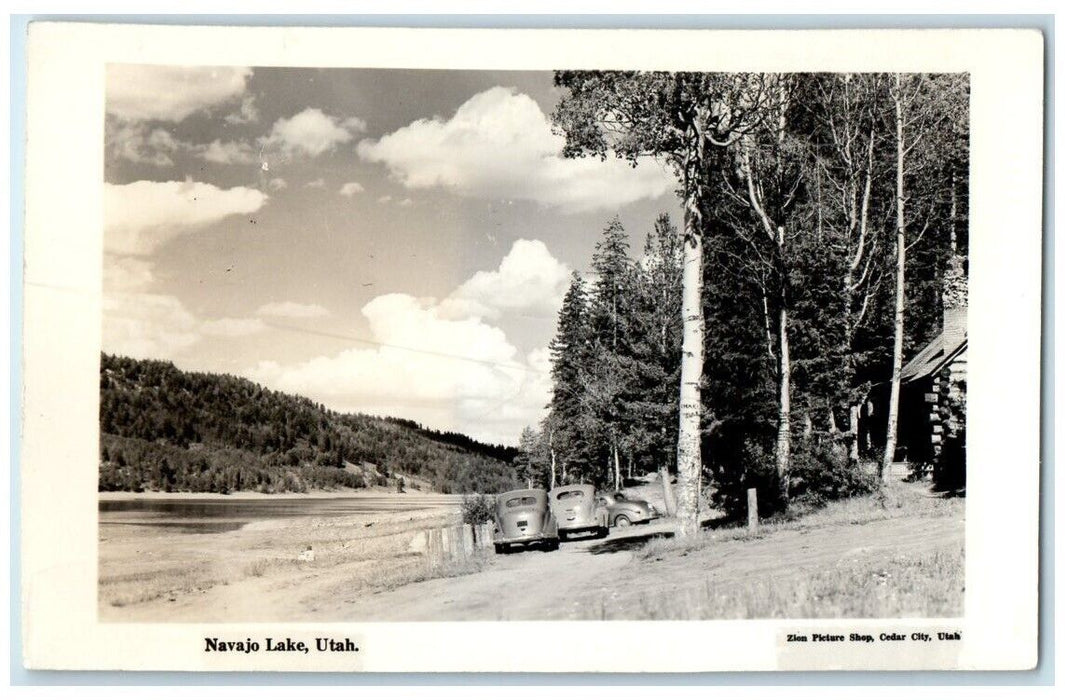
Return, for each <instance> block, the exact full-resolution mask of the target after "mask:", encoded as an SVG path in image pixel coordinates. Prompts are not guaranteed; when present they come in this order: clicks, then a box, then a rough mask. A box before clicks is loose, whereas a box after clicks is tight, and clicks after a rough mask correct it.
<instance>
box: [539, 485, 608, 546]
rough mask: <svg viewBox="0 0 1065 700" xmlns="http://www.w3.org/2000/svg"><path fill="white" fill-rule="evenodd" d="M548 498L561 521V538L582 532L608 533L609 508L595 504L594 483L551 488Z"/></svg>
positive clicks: (556, 516)
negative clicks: (607, 509)
mask: <svg viewBox="0 0 1065 700" xmlns="http://www.w3.org/2000/svg"><path fill="white" fill-rule="evenodd" d="M547 497H548V502H549V503H550V505H551V512H552V513H553V514H554V516H555V520H556V521H558V536H559V539H562V540H565V539H567V538H569V537H570V536H572V535H579V534H586V535H595V536H596V537H605V536H606V534H607V532H609V527H608V525H607V511H606V508H603V507H601V506H599V505H598V504H597V503H596V496H595V487H594V486H592V485H591V484H570V485H568V486H559V487H557V488H554V489H551V490H550V491H548V493H547Z"/></svg>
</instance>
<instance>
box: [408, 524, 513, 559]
mask: <svg viewBox="0 0 1065 700" xmlns="http://www.w3.org/2000/svg"><path fill="white" fill-rule="evenodd" d="M492 530H493V526H492V524H491V523H484V524H481V525H451V526H449V527H438V528H433V529H432V530H426V531H424V532H421V533H419V534H418V535H417V536H416V537H415V538H414V541H412V542H411V549H412V550H414V551H418V552H424V553H425V555H426V559H427V561H428V562H429V565H430V566H435V565H438V564H444V563H448V562H461V561H465V560H467V559H469V558H470V557H473V556H475V555H479V554H480V553H481V552H482V551H483V550H485V549H487V548H489V547H491V546H492Z"/></svg>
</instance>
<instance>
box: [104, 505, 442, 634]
mask: <svg viewBox="0 0 1065 700" xmlns="http://www.w3.org/2000/svg"><path fill="white" fill-rule="evenodd" d="M145 495H146V494H120V495H110V496H108V498H110V499H115V498H139V497H142V496H145ZM101 496H103V494H101ZM208 496H210V497H215V498H221V499H232V498H234V497H233V496H222V495H219V494H210V495H208ZM362 496H365V497H377V498H381V497H385V496H387V497H391V498H395V499H402V501H403V503H404V505H408V504H409V507H405V508H404V509H403V510H399V511H396V510H388V511H382V512H373V513H352V514H350V515H342V516H339V515H329V516H320V515H315V514H314V513H313V512H312V513H309V514H308V516H306V517H302V516H296V517H287V518H278V519H269V520H255V521H253V522H251V523H248V524H247V525H246V526H245V527H243V528H240V529H238V530H231V531H226V532H211V533H208V532H191V533H189V532H172V531H167V530H166V529H165V528H150V527H147V528H146V527H131V526H128V525H124V524H113V525H102V526H101V527H100V540H99V563H100V568H99V587H98V602H99V613H100V620H102V621H107V622H134V621H137V622H141V621H166V622H177V621H194V620H195V621H239V620H245V621H266V620H297V619H306V618H308V617H311V616H313V612H314V610H315V609H316V608H318V607H319V606H320V605H321V604H322V601H324V600H331V599H333V598H335V597H337V596H342V597H343V599H351V597H352V596H360V597H361V596H364V595H372V594H374V593H376V592H379V591H382V590H387V589H390V588H392V587H394V586H396V585H402V584H403V583H406V582H409V581H414V580H419V579H421V578H424V577H425V575H426V572H425V562H424V558H423V557H421V556H420V555H419V554H418V553H417V552H415V551H414V550H413V549H412V542H413V541H414V540H415V538H416V537H417V536H418V535H419V533H421V532H423V531H425V530H427V529H431V528H435V527H440V526H443V525H449V524H454V523H457V522H459V521H460V520H461V518H460V515H459V508H458V506H457V502H458V500H456V505H451V504H447V503H441V502H440V499H441V498H455V499H461V497H449V496H441V495H440V494H421V495H408V494H396V493H394V492H389V491H379V492H376V493H374V492H372V491H366V490H363V491H352V492H350V493H343V492H327V493H323V494H313V495H311V494H288V495H287V497H289V498H311V499H314V498H330V497H332V498H338V497H347V498H352V497H362ZM147 497H148V498H150V499H160V498H167V497H177V498H184V499H188V498H202V497H204V494H148V495H147ZM250 497H252V498H263V495H262V494H253V495H250ZM265 497H266V498H279V497H286V496H265ZM238 498H239V497H238ZM391 498H390V499H389V500H391ZM308 552H313V557H310V556H308V554H307V553H308Z"/></svg>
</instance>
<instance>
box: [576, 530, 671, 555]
mask: <svg viewBox="0 0 1065 700" xmlns="http://www.w3.org/2000/svg"><path fill="white" fill-rule="evenodd" d="M656 537H673V533H672V532H668V531H666V532H644V533H633V534H631V535H626V536H623V537H616V538H614V539H610V540H607V541H605V542H600V543H598V544H594V545H592V546H590V547H589V548H588V551H589V552H591V553H592V554H613V553H615V552H631V551H633V550H636V549H639V548H640V547H643V546H644V545H645V544H647V543H648V542H650V541H651V540H653V539H655V538H656Z"/></svg>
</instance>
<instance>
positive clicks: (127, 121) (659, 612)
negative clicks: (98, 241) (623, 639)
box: [100, 65, 969, 621]
mask: <svg viewBox="0 0 1065 700" xmlns="http://www.w3.org/2000/svg"><path fill="white" fill-rule="evenodd" d="M400 96H402V97H400ZM106 107H107V144H106V170H105V173H106V182H107V184H106V185H105V196H106V199H105V209H104V216H105V224H104V312H103V347H102V350H103V355H102V357H101V368H100V370H101V375H100V391H101V393H100V401H101V404H100V433H101V435H100V449H101V453H100V493H101V496H100V498H101V501H100V538H101V539H100V615H101V617H102V619H105V620H128V621H145V620H147V621H153V620H154V621H266V620H271V619H278V620H289V621H296V620H315V619H327V620H348V619H350V620H470V619H484V620H506V619H531V620H545V619H704V618H710V619H714V618H748V617H784V618H790V617H804V618H806V617H876V618H880V617H898V616H912V617H955V616H959V615H960V614H961V613H962V590H963V588H964V567H963V561H964V537H963V525H964V515H965V509H964V503H965V498H964V496H965V390H966V378H965V375H966V371H965V367H966V349H967V342H966V341H967V338H966V325H965V321H966V284H967V280H966V276H967V273H966V252H967V240H968V236H967V231H968V178H969V161H968V78H967V76H966V75H959V74H946V75H942V74H897V73H896V74H890V75H888V74H847V73H841V74H825V73H822V74H798V73H796V74H771V73H666V72H622V71H588V72H580V71H565V70H559V71H554V72H537V73H533V72H528V73H506V72H485V71H436V70H418V71H401V70H394V71H387V70H386V71H381V70H357V69H355V70H344V69H328V68H327V69H304V70H299V69H284V68H243V67H241V68H219V67H187V66H125V65H111V66H109V67H108V74H107V103H106ZM907 311H909V313H907ZM294 593H295V594H294Z"/></svg>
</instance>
